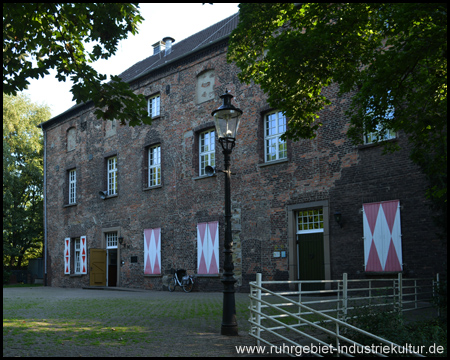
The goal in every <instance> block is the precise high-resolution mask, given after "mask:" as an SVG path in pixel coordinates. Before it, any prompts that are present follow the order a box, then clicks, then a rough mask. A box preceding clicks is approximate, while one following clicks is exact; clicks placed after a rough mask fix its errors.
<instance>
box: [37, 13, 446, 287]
mask: <svg viewBox="0 0 450 360" xmlns="http://www.w3.org/2000/svg"><path fill="white" fill-rule="evenodd" d="M237 21H238V17H237V14H235V15H233V16H231V17H229V18H227V19H224V20H223V21H221V22H219V23H217V24H215V25H213V26H211V27H209V28H207V29H205V30H203V31H201V32H199V33H197V34H195V35H193V36H191V37H189V38H187V39H185V40H182V41H179V42H176V41H175V40H174V39H172V38H169V37H167V38H164V39H163V40H162V41H158V42H157V43H156V44H154V45H153V48H154V49H153V51H154V54H153V55H151V56H150V57H149V58H147V59H145V60H143V61H141V62H139V63H137V64H136V65H134V66H132V67H131V68H130V69H128V70H126V71H125V72H124V73H122V74H121V77H122V78H123V79H124V80H126V81H128V82H129V83H130V84H131V85H132V87H133V88H134V89H135V90H136V91H137V92H139V93H141V94H143V95H145V96H146V97H148V108H149V112H151V114H152V116H153V117H154V120H153V124H152V125H151V126H140V127H134V128H133V127H129V126H119V125H118V124H117V123H115V122H111V121H108V122H105V121H101V120H97V119H96V118H95V116H94V115H93V110H94V109H93V106H92V104H90V103H87V104H83V105H77V106H74V107H73V108H71V109H69V110H67V111H66V112H64V113H62V114H60V115H58V116H56V117H54V118H52V119H51V120H49V121H47V122H45V123H43V124H41V127H42V129H43V132H44V138H45V217H46V224H45V225H46V251H45V253H46V271H47V281H48V284H49V285H51V286H61V287H81V286H88V285H93V286H100V285H103V286H121V287H136V288H149V289H163V288H164V285H166V284H167V278H168V276H169V274H170V271H171V269H174V268H180V267H181V268H185V269H187V270H188V272H189V273H196V274H198V278H199V281H198V287H199V289H200V290H220V289H222V284H221V282H220V278H221V273H222V271H223V254H222V249H223V241H224V231H225V229H224V228H225V225H224V216H223V214H224V176H223V174H221V173H220V172H219V173H217V174H216V175H214V176H212V177H209V176H206V174H205V171H204V169H205V166H207V165H212V166H217V168H223V155H222V154H221V152H222V149H221V147H220V145H219V143H218V141H217V136H216V135H215V129H214V123H213V119H212V117H211V112H212V111H213V110H214V109H217V108H218V107H219V106H220V105H221V100H220V98H219V96H220V95H221V94H223V93H224V92H225V89H228V91H229V92H230V93H231V94H233V95H234V96H235V97H234V99H233V104H234V105H235V106H236V107H238V108H240V109H242V110H243V115H242V118H241V125H240V128H239V132H238V135H237V141H236V147H235V148H234V150H233V153H232V155H231V161H232V171H233V172H234V173H236V174H235V175H233V176H232V183H231V196H232V227H233V242H234V255H233V256H234V265H235V276H236V279H237V283H236V287H237V289H238V291H239V290H240V291H245V290H247V289H248V283H249V281H252V280H254V279H255V274H256V272H262V273H263V276H264V278H265V279H275V280H288V279H291V280H294V279H336V278H340V277H341V276H342V273H343V272H347V273H348V274H349V277H352V278H355V277H359V278H361V277H366V276H379V275H386V274H388V275H392V274H396V273H397V272H399V271H403V273H404V274H406V275H414V276H431V275H433V274H434V273H435V272H438V271H442V270H443V269H444V268H446V265H444V261H446V260H445V259H446V250H445V251H444V249H443V248H442V245H441V243H440V242H439V240H437V237H436V236H435V231H436V229H435V228H434V227H433V223H432V220H431V218H432V214H431V212H430V209H429V208H428V207H427V205H426V201H425V198H424V189H425V186H426V183H425V179H424V176H423V175H422V174H421V173H420V172H419V170H418V168H417V167H416V166H415V165H414V164H412V163H411V161H410V160H409V158H408V146H407V139H406V136H405V135H404V134H402V133H398V134H389V137H390V140H389V141H396V142H399V144H400V145H401V146H402V147H403V148H404V150H402V151H400V152H397V153H394V154H390V155H382V154H381V153H382V148H381V147H380V146H375V145H374V144H371V141H370V140H371V138H370V134H367V136H366V138H365V140H366V141H365V143H366V144H365V145H362V146H359V147H355V146H354V145H352V144H351V142H350V141H349V140H348V139H347V137H346V129H347V127H348V120H347V119H346V118H345V116H344V111H345V109H346V106H347V105H348V104H349V100H350V99H349V98H348V97H342V98H337V96H333V94H335V93H336V89H335V88H333V87H330V88H328V89H326V91H328V93H329V94H330V96H331V98H332V100H333V104H332V105H331V106H329V107H327V108H326V109H325V110H323V111H322V113H321V114H320V115H321V120H322V122H323V126H322V128H321V129H320V130H319V131H318V135H317V138H316V139H315V140H301V141H297V142H293V141H289V140H288V141H287V142H286V143H284V142H282V141H281V140H280V139H279V136H280V135H281V134H282V133H283V131H284V129H285V127H286V119H285V117H284V116H283V114H282V113H280V112H279V111H277V109H272V108H270V107H269V105H268V104H267V102H266V96H265V95H264V93H263V92H262V91H261V90H260V88H259V87H258V86H256V85H254V84H250V85H244V84H241V83H240V82H239V81H238V79H237V76H236V74H237V72H238V69H237V68H236V67H235V66H234V65H233V64H228V63H227V61H226V52H227V44H228V36H229V34H230V33H231V31H232V30H233V29H234V28H235V26H236V25H237ZM149 51H150V50H149ZM338 214H340V221H339V223H338V222H337V221H336V218H337V215H338ZM338 220H339V219H338ZM121 241H122V243H120V242H121Z"/></svg>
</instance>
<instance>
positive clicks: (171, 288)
mask: <svg viewBox="0 0 450 360" xmlns="http://www.w3.org/2000/svg"><path fill="white" fill-rule="evenodd" d="M176 285H177V283H176V280H175V279H174V278H172V279H171V280H170V282H169V291H170V292H172V291H174V290H175V286H176Z"/></svg>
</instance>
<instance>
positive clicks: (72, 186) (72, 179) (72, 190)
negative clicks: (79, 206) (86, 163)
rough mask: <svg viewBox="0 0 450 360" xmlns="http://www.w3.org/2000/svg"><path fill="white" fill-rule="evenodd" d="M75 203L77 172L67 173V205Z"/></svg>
mask: <svg viewBox="0 0 450 360" xmlns="http://www.w3.org/2000/svg"><path fill="white" fill-rule="evenodd" d="M76 202H77V171H76V170H75V169H73V170H70V171H69V204H75V203H76Z"/></svg>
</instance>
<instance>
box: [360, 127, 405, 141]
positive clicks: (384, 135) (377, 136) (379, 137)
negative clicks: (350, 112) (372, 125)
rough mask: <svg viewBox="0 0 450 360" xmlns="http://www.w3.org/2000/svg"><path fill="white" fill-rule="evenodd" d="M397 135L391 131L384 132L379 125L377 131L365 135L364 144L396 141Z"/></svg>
mask: <svg viewBox="0 0 450 360" xmlns="http://www.w3.org/2000/svg"><path fill="white" fill-rule="evenodd" d="M396 137H397V134H396V133H395V132H394V131H392V130H389V129H386V130H382V128H381V126H380V125H379V124H378V125H377V131H374V132H370V133H365V134H364V144H366V145H367V144H373V143H375V142H377V141H385V140H390V139H395V138H396Z"/></svg>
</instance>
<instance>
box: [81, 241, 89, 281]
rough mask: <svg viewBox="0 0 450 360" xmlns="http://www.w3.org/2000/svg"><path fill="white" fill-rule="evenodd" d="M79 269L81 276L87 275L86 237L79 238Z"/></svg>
mask: <svg viewBox="0 0 450 360" xmlns="http://www.w3.org/2000/svg"><path fill="white" fill-rule="evenodd" d="M80 257H81V264H80V269H81V273H82V274H87V265H86V264H87V240H86V235H85V236H82V237H80Z"/></svg>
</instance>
